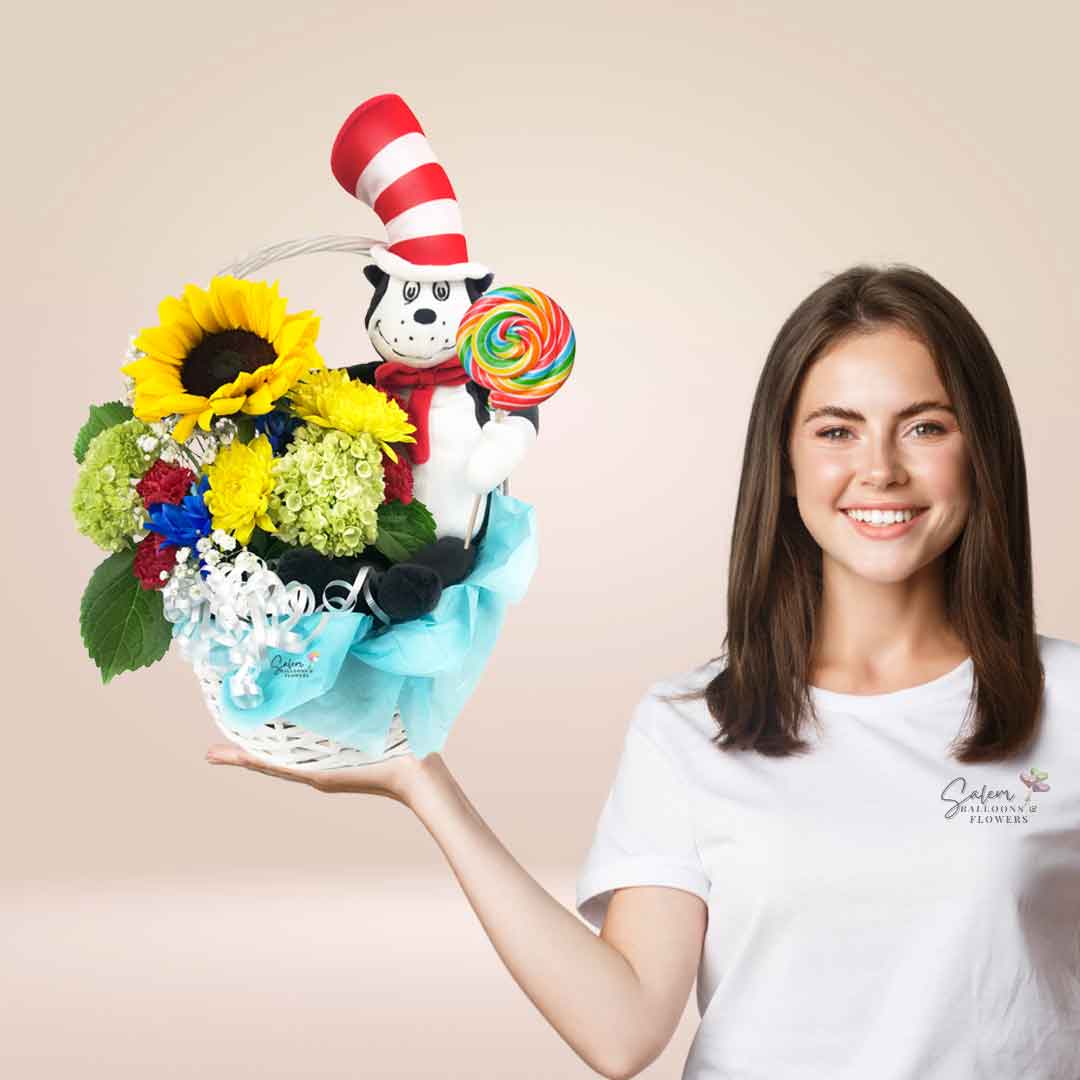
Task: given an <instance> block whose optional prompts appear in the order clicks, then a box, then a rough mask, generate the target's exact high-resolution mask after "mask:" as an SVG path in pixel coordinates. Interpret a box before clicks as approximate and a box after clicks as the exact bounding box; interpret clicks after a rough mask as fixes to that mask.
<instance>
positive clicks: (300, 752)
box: [199, 674, 410, 771]
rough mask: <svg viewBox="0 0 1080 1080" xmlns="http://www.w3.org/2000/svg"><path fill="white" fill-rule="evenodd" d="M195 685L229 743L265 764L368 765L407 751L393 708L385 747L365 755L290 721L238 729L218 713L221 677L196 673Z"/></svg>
mask: <svg viewBox="0 0 1080 1080" xmlns="http://www.w3.org/2000/svg"><path fill="white" fill-rule="evenodd" d="M199 687H200V689H201V690H202V693H203V697H204V698H205V699H206V705H207V708H208V709H209V710H210V715H211V716H212V717H213V718H214V723H215V724H217V726H218V729H219V730H220V731H221V733H222V734H223V735H225V737H226V738H228V739H229V741H230V742H233V743H236V745H237V746H240V747H242V748H243V749H244V750H246V751H247V752H248V753H249V754H251V755H252V756H253V757H256V758H259V759H260V760H261V761H264V762H266V763H267V764H269V765H285V766H288V767H289V768H290V769H298V770H301V771H314V770H323V769H344V768H348V767H351V766H353V765H370V764H372V763H373V762H376V761H385V760H386V759H387V758H391V757H397V756H399V755H400V754H408V753H409V752H410V748H409V740H408V738H407V736H406V734H405V729H404V727H403V726H402V723H401V713H399V712H398V711H397V710H395V711H394V716H393V719H392V720H391V721H390V729H389V731H388V732H387V735H386V746H385V748H384V750H383V752H382V754H380V755H377V756H376V755H372V754H365V753H364V751H363V750H358V749H357V748H356V747H353V746H344V745H342V744H341V743H338V742H335V741H334V740H333V739H329V738H327V737H326V736H325V735H317V734H315V732H313V731H307V730H306V729H305V728H302V727H299V726H298V725H296V724H293V723H290V722H289V721H288V720H280V719H279V720H268V721H267V722H266V723H264V724H262V725H260V726H259V727H257V728H253V729H252V730H250V731H238V730H236V729H235V728H233V727H230V726H229V724H228V723H227V722H226V721H225V720H224V719H223V717H222V715H221V702H220V698H221V679H220V677H217V676H215V675H212V674H211V675H205V674H204V675H200V676H199Z"/></svg>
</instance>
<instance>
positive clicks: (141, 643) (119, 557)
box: [79, 548, 172, 683]
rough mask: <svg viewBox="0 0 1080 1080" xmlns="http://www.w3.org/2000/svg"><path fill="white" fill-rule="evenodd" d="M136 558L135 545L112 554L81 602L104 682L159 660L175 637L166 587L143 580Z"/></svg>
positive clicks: (83, 625)
mask: <svg viewBox="0 0 1080 1080" xmlns="http://www.w3.org/2000/svg"><path fill="white" fill-rule="evenodd" d="M134 562H135V549H134V548H128V549H127V550H125V551H116V552H114V553H113V554H112V555H110V556H109V557H108V558H107V559H105V560H104V561H103V562H102V563H100V564H99V566H98V567H97V569H96V570H95V571H94V573H93V574H92V575H91V577H90V581H89V582H88V583H87V586H86V591H85V592H84V593H83V596H82V602H81V604H80V605H79V630H80V631H81V633H82V639H83V644H84V645H85V646H86V651H87V652H88V653H89V654H90V659H91V660H93V661H94V663H95V664H97V666H98V667H99V668H100V669H101V681H102V682H103V683H107V682H108V681H109V680H110V679H112V678H113V676H114V675H119V674H120V672H122V671H134V670H135V669H136V668H141V667H149V666H150V665H151V664H153V663H156V662H157V661H158V660H160V659H161V658H162V657H163V656H164V655H165V653H166V652H168V650H169V643H170V642H171V641H172V624H171V623H170V622H169V620H168V619H166V618H165V612H164V605H163V603H162V598H161V590H160V589H144V588H143V587H142V586H141V585H140V584H139V579H138V578H137V577H136V576H135V572H134V569H133V567H134Z"/></svg>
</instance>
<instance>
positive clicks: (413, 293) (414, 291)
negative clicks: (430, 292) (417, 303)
mask: <svg viewBox="0 0 1080 1080" xmlns="http://www.w3.org/2000/svg"><path fill="white" fill-rule="evenodd" d="M402 295H403V296H404V297H405V303H406V304H411V303H412V302H413V301H414V300H415V299H416V298H417V297H418V296H419V295H420V283H419V282H418V281H406V282H405V288H404V289H403V290H402Z"/></svg>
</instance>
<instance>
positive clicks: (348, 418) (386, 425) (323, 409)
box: [289, 367, 416, 462]
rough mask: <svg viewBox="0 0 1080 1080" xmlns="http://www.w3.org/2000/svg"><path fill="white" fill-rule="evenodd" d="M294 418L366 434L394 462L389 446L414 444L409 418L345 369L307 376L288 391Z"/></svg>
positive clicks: (326, 370)
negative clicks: (393, 444) (391, 444)
mask: <svg viewBox="0 0 1080 1080" xmlns="http://www.w3.org/2000/svg"><path fill="white" fill-rule="evenodd" d="M289 401H290V402H291V403H292V411H293V414H294V415H295V416H298V417H300V418H301V419H302V420H306V421H307V422H308V423H309V424H318V425H319V427H323V428H336V429H337V430H338V431H345V432H347V433H348V434H349V435H360V434H361V433H364V432H366V433H367V434H368V435H370V436H371V437H372V438H373V439H374V440H375V442H376V443H378V445H379V446H380V447H381V448H382V450H383V452H384V453H385V454H386V455H387V457H389V458H390V460H391V461H394V462H396V461H397V454H395V453H394V449H393V447H392V446H390V443H396V442H401V443H414V442H416V439H415V438H413V435H412V433H413V432H414V431H415V430H416V427H415V425H413V424H412V423H410V421H409V414H408V413H407V412H406V411H405V410H404V409H403V408H402V407H401V406H400V405H399V404H398V403H397V402H396V401H394V400H393V399H392V398H390V397H388V396H387V395H386V394H384V393H383V392H382V391H381V390H379V389H378V388H377V387H374V386H369V385H368V384H367V383H363V382H360V381H359V380H358V379H351V378H349V373H348V372H347V371H346V370H345V369H344V368H325V367H324V368H322V369H320V370H319V371H315V372H312V373H311V374H305V375H304V376H303V377H302V378H301V379H300V380H299V381H298V382H297V384H296V385H295V386H294V387H293V388H292V389H291V390H290V391H289Z"/></svg>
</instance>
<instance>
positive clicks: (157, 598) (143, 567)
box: [71, 275, 436, 683]
mask: <svg viewBox="0 0 1080 1080" xmlns="http://www.w3.org/2000/svg"><path fill="white" fill-rule="evenodd" d="M286 307H287V304H286V300H285V299H284V298H283V297H280V296H279V295H278V283H277V282H274V284H273V285H267V284H266V283H264V282H249V281H245V280H243V279H238V278H234V277H231V276H227V275H226V276H218V277H215V278H213V279H212V280H211V281H210V284H209V287H208V288H206V289H202V288H200V287H199V286H196V285H191V284H189V285H186V286H185V287H184V290H183V293H182V295H181V296H178V297H167V298H166V299H164V300H162V301H161V303H160V304H159V306H158V325H156V326H151V327H147V328H145V329H143V330H141V331H140V332H139V333H138V334H137V335H135V336H133V337H132V338H131V341H130V345H129V349H128V353H127V360H128V362H127V363H126V364H125V365H123V366H122V368H121V372H122V373H123V375H125V376H126V377H127V386H126V392H125V396H124V399H123V400H117V401H109V402H106V403H105V404H102V405H92V406H91V407H90V415H89V418H88V419H87V421H86V423H85V424H84V425H83V427H82V429H81V430H80V431H79V433H78V436H77V438H76V440H75V447H74V452H75V458H76V461H77V462H78V463H79V466H80V467H79V472H78V477H77V479H76V482H75V489H74V493H73V495H72V501H71V509H72V513H73V515H74V518H75V522H76V525H77V527H78V529H79V531H80V532H81V533H83V534H84V535H86V536H88V537H89V538H90V539H91V540H93V541H94V542H95V543H96V544H97V545H98V546H99V547H101V548H102V549H103V550H104V551H106V552H107V553H108V554H107V557H106V558H105V559H104V561H102V562H101V564H100V565H99V566H98V567H97V568H96V570H95V571H94V573H93V575H92V576H91V578H90V581H89V583H88V584H87V587H86V590H85V592H84V594H83V597H82V603H81V609H80V626H81V631H82V638H83V642H84V644H85V645H86V648H87V651H88V653H89V655H90V657H91V659H92V660H93V661H94V663H95V664H96V665H97V667H98V668H99V670H100V672H101V678H102V681H103V682H105V683H107V682H109V681H110V680H111V679H112V678H113V677H115V676H116V675H117V674H119V673H121V672H124V671H131V670H134V669H136V668H140V667H148V666H150V665H151V664H154V663H156V662H157V661H158V660H160V659H161V658H162V657H163V656H164V655H165V653H166V652H167V651H168V648H169V644H170V642H171V640H172V638H173V636H174V635H175V633H176V631H177V628H178V627H179V626H181V625H183V624H184V623H185V622H187V621H189V620H191V619H192V618H195V617H198V618H200V619H202V620H203V621H204V622H205V621H206V620H207V619H213V620H214V621H215V622H216V623H217V624H218V627H219V628H220V627H223V626H225V625H226V624H228V623H229V621H230V619H232V620H233V621H234V622H235V621H236V619H237V618H238V617H239V616H238V615H237V612H242V611H247V612H249V615H250V612H251V611H252V610H254V608H253V607H252V605H251V604H250V603H247V602H246V600H245V598H247V599H248V600H252V601H255V600H258V601H259V603H257V604H255V607H256V608H258V611H259V615H260V616H268V617H269V616H272V615H273V614H274V610H275V609H274V608H273V606H272V605H271V609H270V610H269V611H267V610H264V609H265V607H266V605H265V603H263V602H262V601H264V600H265V599H266V597H267V589H268V588H269V590H270V594H271V595H272V596H277V597H279V598H281V597H285V598H286V599H287V601H288V604H289V605H291V609H292V610H293V611H294V613H295V611H296V610H302V611H303V613H310V612H314V611H318V610H323V609H325V610H329V609H330V608H331V607H333V608H335V609H337V610H341V609H342V607H343V605H341V604H333V603H331V602H330V600H329V597H328V596H327V595H325V594H324V596H323V597H322V598H317V597H314V596H313V595H312V594H311V590H310V589H309V588H308V587H307V586H304V585H301V584H299V583H295V582H294V583H291V585H292V586H293V587H292V588H290V587H289V586H290V583H289V582H282V581H281V580H280V579H277V578H276V577H275V575H274V570H275V568H276V567H277V566H278V564H279V561H280V558H281V556H282V555H283V554H284V553H285V552H286V551H288V550H289V549H290V548H296V547H301V546H306V547H309V548H311V549H314V551H316V552H318V553H320V555H323V556H326V557H327V558H333V557H340V556H348V557H353V558H355V557H357V556H360V555H361V553H363V552H364V551H365V550H366V549H368V548H373V549H375V550H377V551H378V552H379V553H380V554H381V555H382V556H383V557H384V558H385V559H387V560H389V561H390V562H397V561H401V560H403V559H406V558H408V556H409V555H410V554H411V553H413V552H415V551H417V550H419V549H420V548H421V547H422V546H424V545H425V544H428V543H430V542H431V541H432V540H433V539H434V538H435V531H436V527H435V521H434V519H433V518H432V516H431V514H430V513H429V512H428V510H427V508H426V507H425V506H424V505H423V504H422V503H420V502H419V501H418V500H416V499H415V498H414V497H413V493H412V478H411V472H410V468H409V464H408V459H407V456H406V455H401V454H399V453H398V450H397V449H395V448H398V449H400V448H401V447H402V446H403V445H405V444H408V443H412V442H414V439H413V435H412V432H413V431H414V430H415V429H414V427H413V425H412V424H411V423H410V422H409V420H408V417H407V414H406V413H405V411H404V410H403V409H402V408H401V406H400V405H399V404H398V403H397V402H396V401H394V400H393V399H391V398H389V397H388V396H387V395H386V394H384V393H383V392H382V391H380V390H378V389H376V388H375V387H373V386H369V385H366V384H364V383H361V382H358V381H354V380H352V379H350V378H349V376H348V374H347V373H346V372H345V371H343V370H332V369H329V368H327V366H326V364H325V362H324V360H323V358H322V357H321V356H320V355H319V353H318V352H317V351H316V348H315V341H316V337H317V334H318V327H319V319H318V317H317V316H315V315H314V313H313V312H312V311H301V312H297V313H293V314H289V313H288V312H287V310H286ZM343 584H345V585H347V586H348V585H350V584H351V583H349V582H344V583H343ZM354 599H355V590H353V591H351V594H350V602H351V601H352V600H354ZM298 603H299V605H300V607H299V608H298V606H297V605H298ZM282 610H283V609H282ZM279 613H280V611H279ZM248 625H249V626H251V625H253V624H252V622H251V619H250V617H249V618H248Z"/></svg>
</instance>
